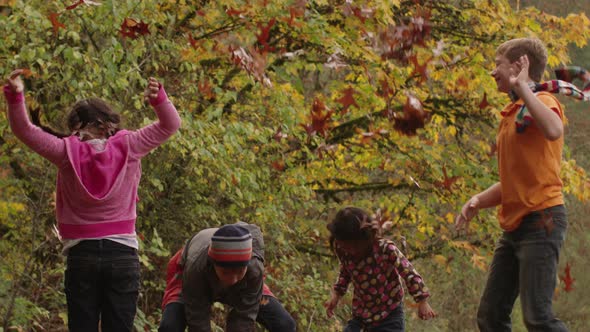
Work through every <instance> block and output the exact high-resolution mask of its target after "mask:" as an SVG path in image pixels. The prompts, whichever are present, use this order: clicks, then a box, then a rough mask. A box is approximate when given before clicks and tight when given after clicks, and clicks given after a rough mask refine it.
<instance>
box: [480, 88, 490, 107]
mask: <svg viewBox="0 0 590 332" xmlns="http://www.w3.org/2000/svg"><path fill="white" fill-rule="evenodd" d="M488 106H490V103H488V94H487V93H486V92H484V94H483V99H482V100H481V102H480V103H479V109H480V110H483V109H485V108H487V107H488Z"/></svg>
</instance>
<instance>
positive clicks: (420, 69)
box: [410, 55, 430, 84]
mask: <svg viewBox="0 0 590 332" xmlns="http://www.w3.org/2000/svg"><path fill="white" fill-rule="evenodd" d="M429 61H430V59H428V60H426V61H424V63H423V64H420V63H419V62H418V57H417V56H416V55H412V56H411V57H410V62H411V63H412V64H414V70H413V71H412V73H411V74H410V76H414V75H416V76H418V78H419V80H418V83H419V84H421V83H424V82H426V80H427V79H428V70H427V69H428V62H429Z"/></svg>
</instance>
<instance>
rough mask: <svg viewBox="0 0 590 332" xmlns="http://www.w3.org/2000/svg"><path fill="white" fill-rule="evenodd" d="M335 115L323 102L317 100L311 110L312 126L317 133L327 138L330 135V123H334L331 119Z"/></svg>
mask: <svg viewBox="0 0 590 332" xmlns="http://www.w3.org/2000/svg"><path fill="white" fill-rule="evenodd" d="M324 111H326V112H324ZM333 113H334V112H333V111H331V110H329V109H328V108H327V107H326V105H324V103H323V102H322V101H321V100H319V99H318V98H316V99H315V100H314V101H313V105H312V109H311V125H312V127H313V130H314V131H315V132H316V133H318V134H320V135H322V136H324V137H326V135H327V134H328V128H329V125H330V122H331V121H332V119H331V118H332V114H333Z"/></svg>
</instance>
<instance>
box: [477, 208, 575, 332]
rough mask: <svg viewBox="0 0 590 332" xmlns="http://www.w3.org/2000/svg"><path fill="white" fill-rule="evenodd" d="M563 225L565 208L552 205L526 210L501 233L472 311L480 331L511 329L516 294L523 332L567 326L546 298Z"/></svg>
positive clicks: (551, 287)
mask: <svg viewBox="0 0 590 332" xmlns="http://www.w3.org/2000/svg"><path fill="white" fill-rule="evenodd" d="M566 229H567V216H566V210H565V207H564V206H563V205H558V206H554V207H551V208H548V209H545V210H543V211H536V212H532V213H530V214H528V215H526V216H525V217H524V218H523V220H522V223H521V224H520V226H519V227H518V228H517V229H516V230H514V231H512V232H504V234H503V235H502V237H501V238H500V240H499V241H498V243H497V245H496V249H495V251H494V258H493V260H492V264H491V266H490V272H489V277H488V281H487V284H486V287H485V290H484V293H483V296H482V298H481V302H480V304H479V309H478V312H477V324H478V326H479V329H480V331H484V332H488V331H490V332H492V331H493V332H503V331H511V321H510V314H511V312H512V307H513V306H514V301H515V300H516V297H517V296H519V295H520V302H521V304H522V313H523V316H524V323H525V325H526V327H527V329H528V330H529V331H567V328H566V327H565V325H564V324H563V322H561V321H560V320H559V319H557V318H556V317H555V315H554V314H553V309H552V303H551V301H552V298H553V291H554V289H555V284H556V275H557V263H558V259H559V250H560V249H561V245H562V244H563V241H564V240H565V233H566Z"/></svg>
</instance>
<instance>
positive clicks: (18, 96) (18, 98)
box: [4, 84, 25, 104]
mask: <svg viewBox="0 0 590 332" xmlns="http://www.w3.org/2000/svg"><path fill="white" fill-rule="evenodd" d="M4 97H6V101H8V103H9V104H18V103H21V102H23V101H25V95H24V94H23V93H22V92H13V91H12V89H10V86H8V84H7V85H5V86H4Z"/></svg>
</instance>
